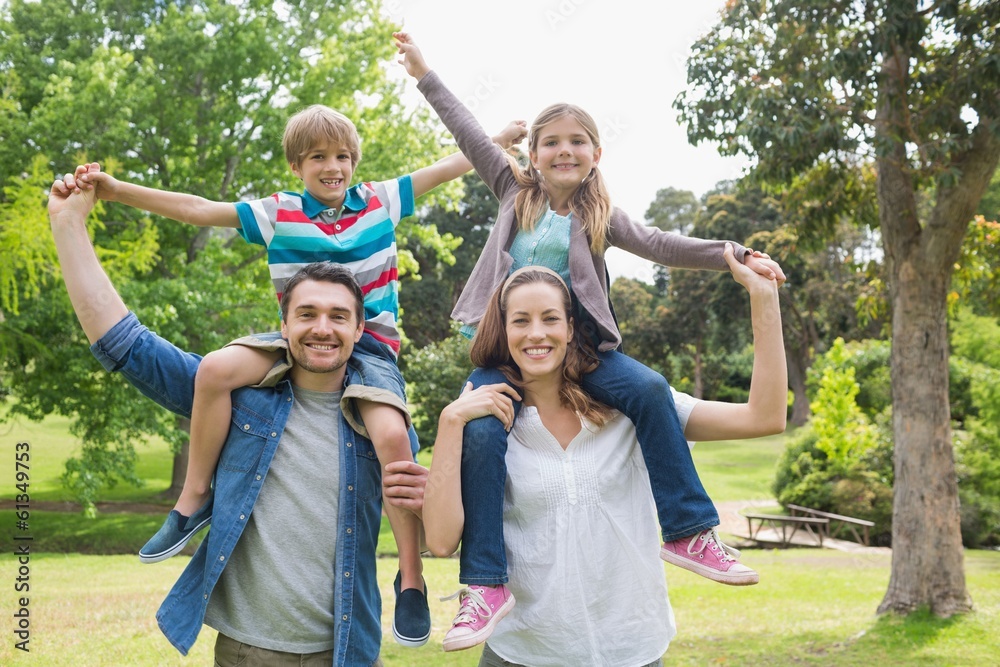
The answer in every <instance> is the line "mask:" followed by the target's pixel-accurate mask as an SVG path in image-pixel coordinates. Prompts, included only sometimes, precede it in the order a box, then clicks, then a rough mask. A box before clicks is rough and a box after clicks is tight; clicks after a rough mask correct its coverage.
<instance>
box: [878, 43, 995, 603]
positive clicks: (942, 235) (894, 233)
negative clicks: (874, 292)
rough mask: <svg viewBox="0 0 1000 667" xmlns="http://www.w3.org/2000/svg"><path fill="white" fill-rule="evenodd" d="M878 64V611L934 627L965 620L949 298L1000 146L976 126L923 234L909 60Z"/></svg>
mask: <svg viewBox="0 0 1000 667" xmlns="http://www.w3.org/2000/svg"><path fill="white" fill-rule="evenodd" d="M890 46H891V49H890V50H889V51H887V52H886V53H884V54H883V63H882V70H881V72H880V76H879V82H878V90H879V92H878V101H877V105H876V115H875V132H876V143H878V144H880V145H881V149H880V151H879V155H878V158H877V160H876V167H877V170H878V205H879V221H880V226H881V229H882V237H883V248H884V249H885V256H886V263H887V265H888V268H889V276H890V284H889V292H890V297H891V300H892V308H893V312H892V355H891V365H892V427H893V440H894V447H895V454H894V467H895V474H896V481H895V485H894V488H893V494H894V496H893V511H892V574H891V576H890V579H889V589H888V590H887V591H886V594H885V597H884V598H883V600H882V604H880V605H879V608H878V611H879V612H880V613H882V612H888V611H895V612H901V613H909V612H912V611H914V610H916V609H918V608H920V607H923V606H928V607H930V610H931V612H932V613H934V614H936V615H938V616H943V617H947V616H951V615H952V614H955V613H959V612H963V611H968V610H970V609H971V608H972V599H971V597H970V596H969V592H968V589H967V588H966V586H965V570H964V563H963V557H964V553H963V551H962V532H961V523H960V518H959V509H958V481H957V478H956V475H955V460H954V452H953V450H952V441H951V409H950V406H949V404H948V320H947V291H948V288H949V285H950V280H951V273H952V267H954V263H955V261H956V259H957V258H958V252H959V250H960V248H961V245H962V239H963V237H964V236H965V230H966V228H967V227H968V222H969V220H971V218H972V213H973V211H974V210H975V206H976V204H978V202H979V200H980V199H981V198H982V194H983V192H984V191H985V189H986V185H987V183H988V182H989V178H990V175H991V174H992V173H993V170H994V169H995V168H996V165H997V157H998V154H1000V142H998V140H997V138H996V137H994V136H993V135H992V133H991V132H990V131H989V129H988V128H989V119H986V118H980V119H979V120H980V123H979V126H978V127H977V128H976V130H975V131H974V133H973V137H972V139H973V141H972V143H971V145H970V146H969V147H968V148H967V149H966V151H965V153H964V154H959V155H954V156H952V163H953V166H954V168H955V169H956V170H958V171H960V172H961V176H960V178H959V179H958V182H957V183H956V184H954V185H951V186H946V185H943V184H941V183H939V184H938V185H937V188H936V192H935V196H936V200H935V204H934V209H933V211H932V213H931V214H930V219H929V220H928V222H927V224H925V225H921V224H920V220H919V218H918V214H917V197H916V192H917V190H916V187H917V186H916V183H915V178H914V174H913V172H912V170H911V168H910V163H909V158H908V156H907V154H906V147H905V145H904V143H903V142H904V141H905V137H908V136H910V135H911V133H912V128H911V127H910V125H909V108H908V104H907V100H906V94H905V91H906V90H907V89H908V85H909V81H908V79H909V54H908V53H906V52H905V50H904V49H903V48H902V47H901V46H900V45H899V44H891V45H890Z"/></svg>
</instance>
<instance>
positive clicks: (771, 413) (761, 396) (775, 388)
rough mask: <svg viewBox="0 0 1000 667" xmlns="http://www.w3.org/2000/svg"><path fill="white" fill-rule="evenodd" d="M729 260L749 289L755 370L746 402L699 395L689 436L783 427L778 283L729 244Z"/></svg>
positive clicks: (732, 435)
mask: <svg viewBox="0 0 1000 667" xmlns="http://www.w3.org/2000/svg"><path fill="white" fill-rule="evenodd" d="M725 259H726V263H727V264H728V265H729V268H730V270H731V271H732V272H733V278H735V279H736V282H738V283H740V284H741V285H743V286H744V287H745V288H746V290H747V292H749V293H750V318H751V321H752V323H753V376H752V377H751V379H750V397H749V399H748V400H747V402H746V403H723V402H719V401H699V402H698V403H697V404H696V405H695V407H694V409H693V410H692V411H691V416H690V417H689V418H688V422H687V426H686V427H685V429H684V436H685V437H686V438H687V439H688V440H701V441H705V440H730V439H736V438H756V437H760V436H764V435H773V434H776V433H781V432H783V431H784V430H785V415H786V412H787V410H788V376H787V371H786V367H785V347H784V344H783V342H782V336H781V310H780V309H779V307H778V283H777V281H775V280H770V279H768V278H766V277H765V276H763V275H761V274H759V273H757V272H756V271H754V270H753V269H751V268H749V267H747V266H745V265H744V264H741V263H740V262H739V261H737V260H736V258H735V257H734V256H733V251H732V246H731V245H730V244H726V251H725Z"/></svg>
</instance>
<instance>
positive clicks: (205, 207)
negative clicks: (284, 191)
mask: <svg viewBox="0 0 1000 667" xmlns="http://www.w3.org/2000/svg"><path fill="white" fill-rule="evenodd" d="M76 176H77V181H78V183H77V185H78V187H79V188H80V189H81V190H82V189H89V188H96V190H97V196H98V197H99V198H100V199H106V200H107V201H115V202H120V203H122V204H125V205H127V206H132V207H133V208H139V209H142V210H144V211H149V212H150V213H155V214H156V215H162V216H163V217H164V218H170V219H171V220H176V221H178V222H183V223H186V224H189V225H195V226H197V227H239V226H240V219H239V216H238V215H237V213H236V206H234V205H233V204H231V203H227V202H218V201H212V200H210V199H205V198H204V197H199V196H197V195H189V194H183V193H180V192H169V191H167V190H157V189H155V188H147V187H145V186H143V185H136V184H135V183H126V182H124V181H119V180H118V179H116V178H114V177H113V176H111V175H110V174H108V173H105V172H103V171H101V170H100V165H99V164H97V163H96V162H94V163H91V164H89V165H81V166H80V167H77V172H76Z"/></svg>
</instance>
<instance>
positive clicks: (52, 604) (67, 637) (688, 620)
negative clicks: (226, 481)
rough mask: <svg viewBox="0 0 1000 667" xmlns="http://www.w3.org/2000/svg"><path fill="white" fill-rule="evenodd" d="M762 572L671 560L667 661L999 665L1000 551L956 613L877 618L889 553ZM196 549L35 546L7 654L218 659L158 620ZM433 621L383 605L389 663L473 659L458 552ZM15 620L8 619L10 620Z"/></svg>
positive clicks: (437, 569)
mask: <svg viewBox="0 0 1000 667" xmlns="http://www.w3.org/2000/svg"><path fill="white" fill-rule="evenodd" d="M745 560H746V561H747V562H748V563H750V564H751V565H753V566H754V567H756V568H758V569H759V571H760V573H761V583H760V584H759V585H757V586H753V587H748V588H730V587H726V586H720V585H717V584H713V583H711V582H708V581H706V580H704V579H701V578H699V577H696V576H695V575H691V574H689V573H687V572H684V571H682V570H678V569H676V568H673V567H669V566H665V572H666V576H667V580H668V583H669V586H670V597H671V601H672V602H673V605H674V610H675V613H676V616H677V626H678V635H677V638H676V639H675V640H674V642H673V644H672V645H671V647H670V650H669V651H668V652H667V656H666V658H667V660H666V663H667V664H669V665H706V664H708V665H734V666H743V665H748V666H754V665H838V666H839V665H843V666H847V667H850V666H857V667H871V666H872V665H885V666H887V667H888V666H896V665H906V666H911V665H912V666H918V667H919V666H926V667H938V666H940V665H949V666H952V665H954V666H959V665H977V666H978V665H988V664H996V663H994V662H993V660H995V659H996V647H997V642H996V637H997V636H998V635H1000V553H996V552H983V551H970V552H967V554H966V573H967V577H968V582H969V589H970V592H971V594H972V597H973V600H974V601H975V604H976V609H977V610H976V611H975V612H974V613H972V614H968V615H965V616H961V617H956V618H952V619H949V620H940V619H936V618H933V617H931V616H929V615H926V614H916V615H913V616H910V617H909V618H900V617H877V616H875V613H874V611H875V608H876V607H877V606H878V603H879V600H880V599H881V597H882V595H883V593H884V591H885V588H886V584H887V583H888V577H889V558H888V556H885V555H876V556H863V557H858V556H856V555H850V554H845V553H840V552H833V551H827V550H818V549H809V550H788V551H758V550H754V551H749V552H747V555H746V557H745ZM187 561H188V558H187V557H185V556H180V557H177V558H173V559H171V560H169V561H166V562H164V563H159V564H156V565H142V564H140V563H139V562H138V559H137V558H135V557H134V556H88V555H79V554H66V555H63V554H36V555H33V556H32V557H31V562H30V567H31V573H30V576H31V579H30V583H31V591H30V604H29V613H30V619H31V627H30V631H31V643H30V645H29V646H30V648H31V653H30V654H24V653H22V652H21V651H17V650H15V649H14V639H13V636H12V635H11V633H10V632H9V631H8V632H5V633H4V639H3V641H2V643H0V665H39V666H44V667H61V666H66V667H69V666H73V667H80V666H84V667H100V666H107V667H121V666H123V665H129V666H135V667H140V666H144V665H148V666H150V667H154V666H155V667H161V666H163V667H166V666H169V665H210V664H211V662H212V661H211V650H212V646H213V643H214V631H212V630H211V629H208V628H205V629H204V630H203V631H202V633H201V636H200V638H199V640H198V642H197V643H196V644H195V646H194V648H193V649H192V651H191V654H190V655H189V656H188V657H187V658H183V657H181V656H180V654H179V653H177V651H176V650H174V649H173V647H171V646H170V645H169V643H168V642H167V641H166V639H164V638H163V636H162V635H161V634H160V632H159V630H158V629H157V627H156V622H155V619H154V614H155V612H156V609H157V607H158V606H159V604H160V601H161V600H162V599H163V597H164V596H165V595H166V593H167V591H168V590H169V588H170V586H171V585H172V583H173V582H174V581H175V580H176V578H177V577H178V576H179V574H180V572H181V570H182V569H183V567H184V566H185V565H186V564H187ZM16 569H17V564H16V562H15V559H14V557H13V556H12V555H10V554H9V553H5V554H3V555H0V581H3V582H6V583H5V584H4V586H3V588H4V590H5V591H6V592H5V593H3V594H2V595H0V610H2V613H3V614H4V616H6V617H7V618H8V619H10V615H11V614H12V613H13V612H14V611H15V610H16V608H17V601H16V597H15V594H14V592H13V586H12V585H11V582H13V580H14V578H15V576H16ZM425 570H426V578H427V582H428V587H429V589H430V591H431V600H430V602H431V614H432V618H433V621H434V625H433V633H432V636H431V641H430V642H429V643H428V644H427V645H426V646H424V647H422V648H420V649H404V648H402V647H400V646H398V645H397V644H395V643H394V642H393V640H392V639H391V629H390V626H391V616H390V613H391V604H389V603H388V602H387V603H386V606H385V608H384V609H383V615H382V629H383V633H384V634H386V636H387V637H388V638H387V639H386V640H385V641H384V642H383V658H384V660H385V661H386V664H387V665H405V666H406V667H411V666H417V667H421V666H426V667H437V666H440V665H470V666H471V665H475V664H476V663H477V661H478V650H470V651H462V652H458V653H451V654H446V653H444V652H443V651H442V650H441V639H442V638H443V636H444V633H445V631H446V630H447V627H448V625H449V624H450V622H451V618H452V616H453V615H454V613H455V610H456V608H455V604H456V603H455V602H454V601H452V602H440V601H438V599H437V597H438V596H439V595H444V594H448V593H451V592H453V591H454V590H455V588H456V587H457V583H456V582H457V573H458V562H457V561H456V560H454V559H443V560H439V559H427V560H426V561H425ZM394 574H395V563H394V560H392V559H383V560H381V561H380V562H379V580H380V583H381V588H382V596H383V599H385V600H387V601H388V600H391V596H392V577H393V576H394ZM7 623H8V625H7V627H8V628H10V627H11V622H10V621H9V620H8V622H7Z"/></svg>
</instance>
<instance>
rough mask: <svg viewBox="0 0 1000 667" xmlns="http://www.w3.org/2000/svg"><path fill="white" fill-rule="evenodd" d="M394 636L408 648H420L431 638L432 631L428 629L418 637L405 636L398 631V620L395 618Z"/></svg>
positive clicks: (393, 624)
mask: <svg viewBox="0 0 1000 667" xmlns="http://www.w3.org/2000/svg"><path fill="white" fill-rule="evenodd" d="M392 636H393V638H395V640H396V643H397V644H400V645H402V646H406V647H407V648H418V647H420V646H423V645H424V644H426V643H427V640H428V639H430V638H431V633H430V630H428V631H427V634H426V635H424V636H423V637H420V638H417V639H415V638H413V637H405V636H403V635H401V634H399V633H398V632H397V631H396V621H395V620H394V621H393V622H392Z"/></svg>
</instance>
